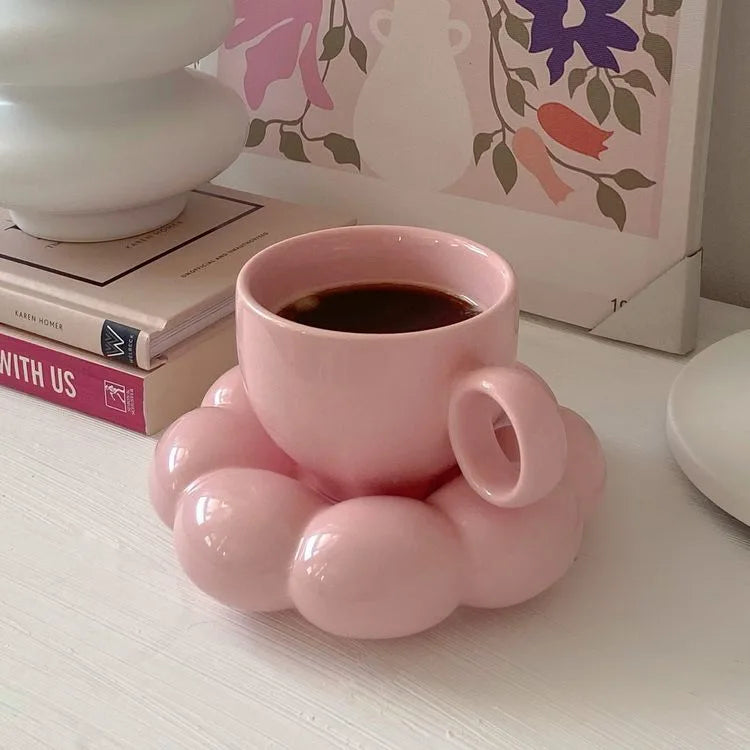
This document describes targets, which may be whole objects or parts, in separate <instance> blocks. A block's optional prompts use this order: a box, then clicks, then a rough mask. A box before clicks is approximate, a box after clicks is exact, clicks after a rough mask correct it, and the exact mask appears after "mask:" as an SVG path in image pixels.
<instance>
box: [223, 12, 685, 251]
mask: <svg viewBox="0 0 750 750" xmlns="http://www.w3.org/2000/svg"><path fill="white" fill-rule="evenodd" d="M682 4H683V1H682V0H430V2H415V0H273V1H272V2H269V0H236V25H235V27H234V30H233V31H232V33H231V34H230V36H229V38H228V39H227V42H226V44H225V46H224V48H223V49H222V50H221V51H220V53H219V60H218V73H219V77H220V78H221V79H222V80H224V81H225V82H227V83H229V84H230V85H231V86H233V87H234V88H235V89H236V90H237V91H238V92H239V93H240V94H241V95H242V96H243V97H244V99H245V101H246V102H247V105H248V107H249V109H250V111H251V118H252V126H251V129H250V136H249V139H248V143H247V146H248V149H250V150H251V151H253V152H256V153H259V154H263V155H265V156H274V157H277V158H279V159H286V160H292V161H296V162H309V163H312V164H316V165H319V166H324V167H329V168H331V169H338V170H348V171H352V172H358V173H361V174H363V175H367V176H369V177H372V178H378V179H382V180H385V181H387V182H390V183H393V184H397V185H399V186H401V187H408V188H413V189H415V190H418V191H422V192H426V193H446V194H450V195H455V196H462V197H466V198H471V199H473V200H477V201H481V202H483V203H487V204H500V205H504V206H508V207H511V208H514V209H518V210H522V211H526V212H532V213H537V214H547V215H551V216H554V217H559V218H563V219H567V220H571V221H576V222H582V223H585V224H588V225H592V226H596V227H603V228H609V229H611V230H612V231H614V232H623V233H629V234H633V235H640V236H643V237H650V238H657V237H658V236H659V231H660V226H659V217H660V215H661V205H662V197H663V190H662V184H663V178H664V171H665V164H666V155H667V144H668V139H669V128H670V112H671V109H672V87H671V83H672V78H673V70H674V67H675V63H676V61H675V51H676V49H677V39H678V33H679V25H680V21H681V15H682V12H683V10H682Z"/></svg>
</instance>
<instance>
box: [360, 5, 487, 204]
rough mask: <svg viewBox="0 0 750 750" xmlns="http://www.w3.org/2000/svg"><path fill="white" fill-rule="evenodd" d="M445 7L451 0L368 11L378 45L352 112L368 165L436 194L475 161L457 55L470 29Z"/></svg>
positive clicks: (382, 174) (386, 176) (380, 173)
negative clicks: (378, 47) (386, 27)
mask: <svg viewBox="0 0 750 750" xmlns="http://www.w3.org/2000/svg"><path fill="white" fill-rule="evenodd" d="M450 12H451V6H450V3H449V2H448V0H429V2H415V0H396V5H395V9H394V11H393V12H391V11H389V10H385V9H384V10H379V11H376V12H375V13H374V14H373V15H372V17H371V20H370V26H371V29H372V32H373V34H374V36H375V38H376V39H377V40H378V41H379V42H380V43H381V44H382V45H383V50H382V52H381V53H380V57H379V58H378V60H377V63H376V64H375V66H374V68H373V70H372V71H371V73H370V75H369V76H368V77H367V80H366V81H365V84H364V86H363V88H362V92H361V94H360V97H359V100H358V102H357V106H356V110H355V113H354V137H355V139H356V141H357V145H358V147H359V150H360V154H361V156H362V159H363V161H364V162H365V163H366V164H367V166H368V167H369V168H370V169H371V170H372V171H373V172H375V174H377V175H378V176H379V177H382V178H383V179H386V180H388V181H391V182H394V183H396V184H399V185H405V186H410V187H415V188H421V189H424V190H429V191H433V192H438V191H440V190H444V189H445V188H447V187H449V186H450V185H452V184H453V183H455V182H456V180H458V179H459V178H460V177H461V176H462V175H463V174H464V172H465V171H466V169H467V168H468V167H469V166H470V165H471V163H472V145H471V144H472V138H473V134H474V130H473V125H472V120H471V111H470V108H469V101H468V99H467V97H466V92H465V90H464V87H463V83H462V81H461V77H460V75H459V72H458V67H457V65H456V60H455V57H456V56H457V55H459V54H460V53H461V52H463V51H464V50H465V49H466V47H467V46H468V45H469V42H470V41H471V32H470V30H469V27H468V26H467V25H466V24H465V23H464V22H463V21H458V20H455V19H451V18H450ZM388 22H390V30H388V31H386V30H385V29H384V27H385V26H386V24H387V23H388Z"/></svg>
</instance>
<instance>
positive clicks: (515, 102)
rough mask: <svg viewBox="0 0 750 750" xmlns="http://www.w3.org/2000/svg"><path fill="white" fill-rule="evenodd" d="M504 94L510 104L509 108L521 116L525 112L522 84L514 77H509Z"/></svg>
mask: <svg viewBox="0 0 750 750" xmlns="http://www.w3.org/2000/svg"><path fill="white" fill-rule="evenodd" d="M505 95H506V96H507V97H508V104H510V106H511V109H512V110H513V111H514V112H515V113H516V114H518V115H521V117H523V116H524V113H525V112H526V91H525V90H524V88H523V84H522V83H521V82H520V81H517V80H516V79H515V78H509V79H508V85H507V86H506V88H505Z"/></svg>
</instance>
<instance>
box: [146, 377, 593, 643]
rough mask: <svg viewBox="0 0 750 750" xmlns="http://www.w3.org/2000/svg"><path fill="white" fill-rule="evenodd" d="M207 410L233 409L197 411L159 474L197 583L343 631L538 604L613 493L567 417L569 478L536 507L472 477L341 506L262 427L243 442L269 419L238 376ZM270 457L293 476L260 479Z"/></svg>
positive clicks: (509, 444) (584, 432)
mask: <svg viewBox="0 0 750 750" xmlns="http://www.w3.org/2000/svg"><path fill="white" fill-rule="evenodd" d="M535 377H538V376H535ZM204 403H206V404H217V405H219V408H205V407H204V408H201V409H198V410H196V411H194V412H191V413H190V414H188V415H186V416H185V417H183V419H182V420H180V421H178V422H177V423H176V424H175V426H173V427H172V428H171V429H170V430H169V431H167V433H165V435H164V436H163V437H162V439H161V441H160V443H159V446H158V448H157V452H156V456H155V462H154V467H153V470H152V481H151V491H152V498H153V500H154V503H155V505H156V506H157V509H158V510H159V513H160V515H161V516H162V518H163V519H164V520H165V522H166V523H168V524H169V525H171V524H172V521H173V520H174V538H175V547H176V550H177V554H178V558H179V560H180V562H181V564H182V565H183V567H184V569H185V571H186V573H187V574H188V576H189V577H190V578H191V580H193V581H194V582H195V584H196V585H197V586H199V587H200V588H201V589H202V590H204V591H205V592H207V593H208V594H210V595H211V596H213V597H215V598H217V599H218V600H219V601H221V602H223V603H225V604H227V605H229V606H232V607H235V608H237V609H240V610H242V611H247V612H250V611H269V610H276V609H286V608H289V607H296V608H297V609H298V610H299V611H300V612H301V613H302V614H303V615H304V616H305V617H306V618H307V619H309V620H310V621H311V622H313V623H315V624H316V625H318V626H319V627H321V628H323V629H324V630H327V631H329V632H331V633H335V634H337V635H342V636H348V637H353V638H388V637H397V636H403V635H408V634H411V633H414V632H418V631H420V630H424V629H425V628H429V627H431V626H432V625H435V624H437V623H438V622H440V621H441V620H442V619H444V618H445V617H446V616H447V615H448V614H450V612H451V611H452V610H453V609H454V608H455V607H457V606H459V605H461V604H465V605H471V606H477V607H499V606H507V605H510V604H516V603H518V602H521V601H524V600H526V599H528V598H530V597H533V596H535V595H536V594H538V593H540V592H541V591H543V590H544V589H546V588H547V587H548V586H550V585H552V584H553V583H554V582H555V581H556V580H558V579H559V578H560V577H561V576H562V575H563V574H564V573H565V571H566V570H567V569H568V567H569V566H570V564H571V563H572V561H573V559H574V558H575V555H576V553H577V550H578V547H579V544H580V539H581V531H582V528H583V522H584V520H585V519H586V518H587V517H588V516H589V515H590V513H591V512H592V511H593V510H594V508H595V507H596V505H597V504H598V503H599V501H600V500H601V498H602V494H603V490H604V476H605V467H604V459H603V455H602V452H601V448H600V446H599V443H598V441H597V439H596V436H595V435H594V433H593V432H592V430H591V429H590V427H589V426H588V425H587V424H586V422H585V421H584V420H582V419H581V418H580V417H579V416H577V415H576V414H574V413H573V412H571V411H569V410H567V409H560V412H559V413H560V418H561V421H562V424H563V425H564V428H565V432H566V437H567V440H566V442H567V445H568V458H567V463H566V466H565V472H564V476H563V478H562V479H561V481H560V482H559V484H558V485H557V486H556V487H555V488H554V489H553V490H552V491H551V492H550V493H549V494H547V495H546V496H544V497H540V498H538V499H537V502H535V503H533V504H530V505H528V506H526V507H523V508H498V507H496V506H494V505H492V504H490V503H488V502H486V501H485V500H483V499H482V498H481V497H480V496H479V495H478V494H476V493H475V492H474V491H473V490H472V489H471V488H470V486H469V485H468V483H467V482H466V480H465V479H464V478H463V477H459V478H457V479H454V480H452V481H450V482H449V483H447V484H446V485H445V486H443V487H442V488H440V489H439V490H438V491H437V492H435V493H434V494H433V495H432V496H431V497H430V498H428V500H427V502H421V501H419V500H414V499H410V498H405V497H392V496H381V497H359V498H354V499H350V500H346V501H345V502H341V503H337V504H331V503H329V502H328V501H327V500H326V499H325V498H323V497H322V496H321V495H318V494H317V493H315V492H314V491H312V490H310V489H308V488H307V487H306V486H305V485H303V484H302V483H301V482H299V481H297V480H295V479H293V478H291V476H281V474H282V473H284V472H288V473H289V474H290V475H294V474H296V471H297V470H296V468H295V467H294V466H293V465H292V464H291V462H290V461H289V459H288V458H286V457H285V456H284V454H282V453H281V452H280V451H279V449H278V448H276V446H275V444H274V443H273V442H272V441H271V440H270V438H269V437H268V435H267V434H266V433H265V432H264V431H263V430H262V429H257V428H255V427H254V428H253V429H252V439H249V438H248V437H245V436H249V435H250V434H251V432H250V431H247V430H245V433H244V435H243V437H242V439H239V434H238V432H237V430H238V429H240V430H242V429H243V428H244V427H245V426H246V425H248V424H257V422H255V420H254V418H253V416H252V414H251V410H250V407H249V405H248V402H247V398H246V395H245V391H244V388H243V385H242V380H241V378H240V377H239V374H238V371H237V370H236V369H235V370H234V371H230V372H229V373H227V374H226V375H225V376H223V377H222V378H221V379H220V380H219V381H218V382H217V384H216V385H215V386H214V387H213V388H212V389H211V391H209V393H208V395H207V396H206V400H205V401H204ZM219 414H223V415H224V416H218V415H219ZM497 441H498V443H499V445H501V446H502V449H503V451H504V453H505V455H506V456H507V457H508V458H509V459H510V460H511V461H513V460H516V459H517V458H518V456H519V446H518V440H517V438H516V435H515V433H514V431H513V429H512V428H510V427H503V428H501V429H498V430H497ZM186 446H187V448H188V450H187V452H186V453H185V454H184V456H183V457H182V459H181V460H180V461H178V462H177V464H176V467H177V468H170V467H171V464H172V463H174V462H173V461H171V459H170V457H171V456H174V455H176V454H179V453H180V451H181V450H184V449H185V448H186ZM261 458H263V461H265V462H267V463H269V464H272V463H274V462H279V463H278V464H276V466H277V467H278V466H283V467H284V468H283V470H282V469H279V468H277V469H275V473H274V472H273V471H267V470H264V469H258V468H257V466H258V464H259V463H262V462H263V461H261ZM175 514H176V518H175Z"/></svg>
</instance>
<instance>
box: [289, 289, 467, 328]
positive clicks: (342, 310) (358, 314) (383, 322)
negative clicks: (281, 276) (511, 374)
mask: <svg viewBox="0 0 750 750" xmlns="http://www.w3.org/2000/svg"><path fill="white" fill-rule="evenodd" d="M480 312H481V310H480V308H478V307H477V306H476V305H475V304H474V303H473V302H471V301H469V300H467V299H463V298H462V297H456V296H454V295H452V294H449V293H448V292H442V291H440V290H438V289H431V288H430V287H424V286H416V285H412V284H360V285H355V286H344V287H336V288H334V289H326V290H325V291H323V292H318V293H317V294H314V295H308V296H306V297H302V298H301V299H298V300H297V301H296V302H293V303H292V304H291V305H287V306H286V307H285V308H284V309H283V310H281V311H280V312H279V315H280V316H281V317H282V318H286V319H287V320H293V321H294V322H295V323H301V324H302V325H306V326H311V327H312V328H323V329H324V330H327V331H345V332H347V333H408V332H410V331H426V330H428V329H430V328H442V327H443V326H449V325H453V324H454V323H460V322H461V321H462V320H468V319H469V318H473V317H474V316H475V315H478V314H479V313H480Z"/></svg>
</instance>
